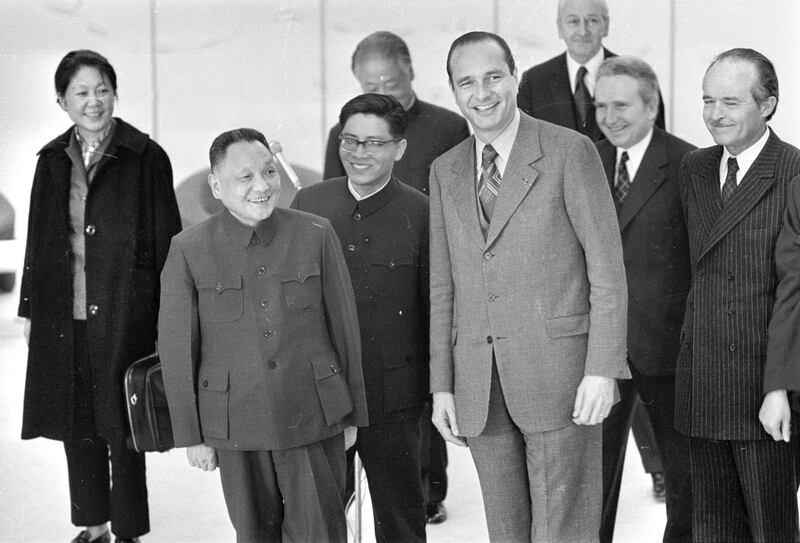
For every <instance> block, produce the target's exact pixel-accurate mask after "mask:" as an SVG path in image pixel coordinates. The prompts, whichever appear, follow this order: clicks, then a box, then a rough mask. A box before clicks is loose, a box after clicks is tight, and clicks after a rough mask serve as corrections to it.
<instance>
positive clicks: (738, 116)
mask: <svg viewBox="0 0 800 543" xmlns="http://www.w3.org/2000/svg"><path fill="white" fill-rule="evenodd" d="M757 85H758V74H757V72H756V69H755V67H754V66H753V65H752V64H751V63H750V62H747V61H745V60H738V59H723V60H720V61H719V62H717V63H716V64H714V65H713V66H711V68H709V69H708V72H707V73H706V76H705V77H704V78H703V120H704V121H705V123H706V128H708V131H709V132H710V133H711V136H712V137H713V138H714V141H715V142H716V143H717V144H718V145H724V146H725V147H726V148H727V149H728V152H730V153H731V154H732V155H738V154H739V153H741V152H742V151H744V150H745V149H747V148H748V147H750V146H751V145H753V144H754V143H755V142H756V141H758V139H759V138H760V137H761V136H762V135H763V134H764V131H765V130H766V129H767V117H768V116H769V114H770V113H771V112H772V110H773V109H774V108H775V106H776V104H777V99H776V98H775V97H774V96H770V97H768V98H767V99H766V100H764V101H763V102H762V103H760V104H759V103H758V102H756V99H755V96H754V94H753V91H754V90H755V89H756V86H757Z"/></svg>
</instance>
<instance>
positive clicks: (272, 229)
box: [220, 208, 279, 247]
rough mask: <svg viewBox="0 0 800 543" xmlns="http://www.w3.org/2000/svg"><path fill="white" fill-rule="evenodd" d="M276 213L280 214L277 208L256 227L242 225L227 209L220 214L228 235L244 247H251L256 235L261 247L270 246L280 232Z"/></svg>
mask: <svg viewBox="0 0 800 543" xmlns="http://www.w3.org/2000/svg"><path fill="white" fill-rule="evenodd" d="M276 213H279V210H278V209H277V208H275V209H273V210H272V215H270V216H269V218H267V219H265V220H263V221H261V222H259V223H258V224H257V225H256V226H255V227H253V226H247V225H246V224H242V223H240V222H239V220H238V219H237V218H236V217H234V216H233V215H231V212H230V211H228V210H227V209H223V210H222V211H221V212H220V220H221V221H222V225H223V227H224V228H225V231H226V232H227V233H228V235H230V236H231V237H232V238H233V239H234V240H235V241H236V243H238V244H239V245H241V246H242V247H247V246H249V245H250V243H251V242H252V241H253V234H255V235H256V237H257V239H258V244H259V245H264V246H266V245H269V244H270V242H271V241H272V238H274V237H275V233H276V232H277V231H278V218H277V216H276Z"/></svg>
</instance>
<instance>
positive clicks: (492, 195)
mask: <svg viewBox="0 0 800 543" xmlns="http://www.w3.org/2000/svg"><path fill="white" fill-rule="evenodd" d="M496 158H497V151H495V150H494V147H492V146H491V145H486V146H485V147H484V148H483V152H482V153H481V160H482V163H481V178H480V184H479V186H478V199H479V200H480V203H481V211H482V212H483V216H484V219H485V220H486V222H487V223H488V222H489V221H491V220H492V213H493V212H494V204H495V201H496V200H497V193H498V191H499V190H500V182H501V179H500V172H499V171H498V169H497V163H495V159H496Z"/></svg>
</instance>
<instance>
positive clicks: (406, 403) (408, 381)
mask: <svg viewBox="0 0 800 543" xmlns="http://www.w3.org/2000/svg"><path fill="white" fill-rule="evenodd" d="M420 370H421V368H420V364H419V362H418V360H417V357H416V356H414V354H412V353H411V351H410V349H403V348H396V349H391V350H390V351H385V352H384V353H383V411H384V413H391V412H393V411H399V410H400V409H407V408H409V407H414V406H415V405H417V404H419V403H421V398H422V394H421V393H420V388H421V386H420V385H421V384H420V378H421V376H420Z"/></svg>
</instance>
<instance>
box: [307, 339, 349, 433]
mask: <svg viewBox="0 0 800 543" xmlns="http://www.w3.org/2000/svg"><path fill="white" fill-rule="evenodd" d="M311 368H312V370H313V372H314V385H315V386H316V388H317V396H318V397H319V402H320V404H321V405H322V412H323V413H324V414H325V423H326V424H327V425H328V426H333V425H334V424H336V423H338V422H340V421H341V420H342V419H343V418H344V417H345V416H346V415H347V414H349V413H350V412H351V411H352V410H353V400H352V399H351V398H350V388H349V387H348V386H347V379H345V376H344V374H343V371H342V366H341V364H340V363H339V359H338V358H337V357H336V355H335V354H333V353H321V354H318V355H315V356H313V357H312V358H311Z"/></svg>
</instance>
